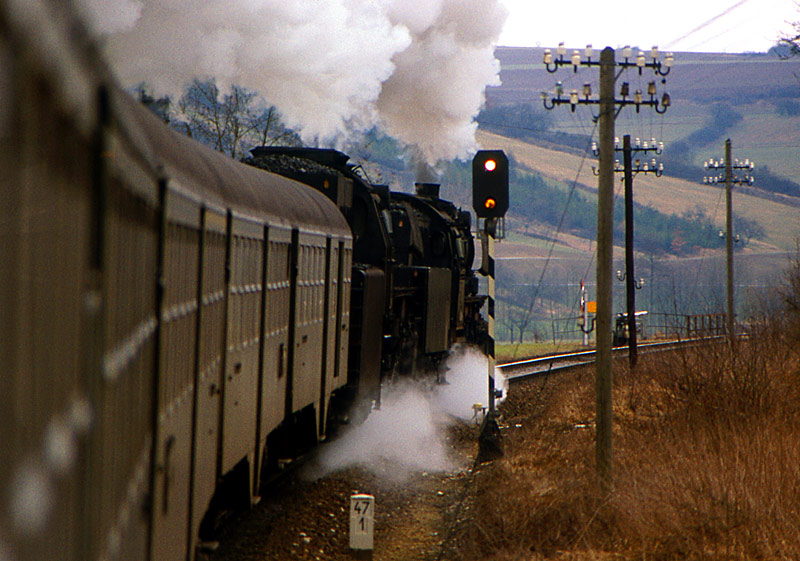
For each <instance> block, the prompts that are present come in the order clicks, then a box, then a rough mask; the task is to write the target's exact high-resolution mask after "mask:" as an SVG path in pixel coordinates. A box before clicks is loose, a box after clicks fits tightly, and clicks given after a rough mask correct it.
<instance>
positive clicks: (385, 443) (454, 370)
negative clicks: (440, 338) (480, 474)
mask: <svg viewBox="0 0 800 561" xmlns="http://www.w3.org/2000/svg"><path fill="white" fill-rule="evenodd" d="M447 369H448V370H447V382H448V383H447V384H445V385H441V386H431V384H430V382H429V381H428V382H416V383H414V382H412V381H409V380H404V381H401V382H399V383H394V384H389V385H384V388H383V391H382V398H381V408H380V409H379V410H376V411H373V412H372V413H370V415H369V417H367V419H366V420H365V421H364V422H363V423H362V424H360V425H355V426H352V427H350V428H349V430H347V431H346V432H345V433H344V434H342V435H341V437H339V438H338V439H337V440H336V441H334V442H332V443H330V444H327V445H326V446H324V447H323V449H322V452H321V454H320V457H319V458H318V459H317V461H316V463H315V465H313V466H311V467H310V468H309V470H308V471H307V472H306V475H307V476H309V477H310V478H316V477H320V476H322V475H324V474H327V473H330V472H334V471H336V470H339V469H343V468H346V467H350V466H361V467H364V468H366V469H369V470H371V471H373V472H374V473H375V474H376V475H388V476H389V477H390V478H392V479H395V480H403V479H405V478H406V477H407V476H408V475H410V474H413V473H414V472H419V471H428V472H437V471H444V470H448V469H450V468H452V467H453V458H452V457H451V455H450V453H449V446H448V444H447V441H446V430H447V428H448V426H450V425H452V423H453V422H454V421H453V420H454V419H461V420H464V421H468V422H469V421H473V422H475V423H476V424H477V423H479V422H480V421H481V419H482V415H481V414H480V413H479V414H478V415H476V411H475V408H474V406H475V404H476V403H480V404H482V405H484V406H485V405H486V403H487V396H488V374H487V359H486V357H485V356H484V355H482V354H480V353H478V352H477V351H474V350H471V349H466V350H464V349H461V350H457V351H454V352H453V353H452V355H451V357H450V358H449V360H448V361H447ZM495 383H496V385H497V387H498V388H502V389H505V382H504V380H503V378H502V375H501V374H500V373H499V371H498V372H497V374H496V375H495Z"/></svg>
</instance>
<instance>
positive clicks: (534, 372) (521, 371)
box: [498, 335, 724, 384]
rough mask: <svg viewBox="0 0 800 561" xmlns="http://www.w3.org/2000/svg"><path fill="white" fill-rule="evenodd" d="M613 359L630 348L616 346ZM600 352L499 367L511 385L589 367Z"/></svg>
mask: <svg viewBox="0 0 800 561" xmlns="http://www.w3.org/2000/svg"><path fill="white" fill-rule="evenodd" d="M723 339H724V338H723V337H722V336H719V335H715V336H712V337H700V338H692V339H676V340H671V341H662V342H657V343H642V344H639V345H638V346H637V347H638V349H639V352H640V354H647V353H653V352H664V351H668V350H672V349H677V348H680V347H687V346H694V345H698V344H701V343H708V342H718V341H720V340H723ZM612 352H613V356H614V357H615V358H621V357H623V356H627V353H628V347H627V345H625V346H620V347H614V349H613V351H612ZM596 353H597V351H595V350H589V351H579V352H573V353H557V354H552V355H548V356H544V357H537V358H531V359H526V360H518V361H514V362H507V363H504V364H500V365H498V368H499V369H500V371H501V372H502V373H503V375H504V376H505V378H506V380H508V382H509V383H510V384H513V383H515V382H517V381H520V380H524V379H526V378H533V377H537V376H543V375H546V374H551V373H554V372H564V371H566V370H571V369H573V368H578V367H580V366H586V365H587V364H592V363H593V362H594V357H595V354H596Z"/></svg>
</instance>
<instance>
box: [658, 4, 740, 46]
mask: <svg viewBox="0 0 800 561" xmlns="http://www.w3.org/2000/svg"><path fill="white" fill-rule="evenodd" d="M748 1H749V0H740V1H739V2H737V3H736V4H734V5H733V6H731V7H730V8H728V9H726V10H725V11H723V12H721V13H720V14H717V15H716V16H714V17H713V18H711V19H710V20H708V21H705V22H703V23H701V24H700V25H698V26H697V27H695V28H694V29H692V30H691V31H689V32H688V33H686V34H684V35H681V36H680V37H678V38H677V39H675V40H673V41H670V42H669V43H667V45H666V47H665V48H667V49H669V48H672V47H673V46H674V45H675V44H676V43H680V42H681V41H683V40H684V39H686V38H687V37H690V36H692V35H694V34H695V33H697V32H698V31H701V30H702V29H705V28H706V27H708V26H709V25H711V24H712V23H714V22H715V21H717V20H718V19H720V18H722V17H724V16H726V15H728V14H729V13H731V12H732V11H734V10H735V9H736V8H738V7H740V6H742V5H743V4H745V3H747V2H748Z"/></svg>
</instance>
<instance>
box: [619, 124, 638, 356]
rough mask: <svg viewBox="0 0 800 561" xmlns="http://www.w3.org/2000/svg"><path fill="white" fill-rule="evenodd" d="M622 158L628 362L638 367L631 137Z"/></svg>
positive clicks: (623, 144) (624, 142) (624, 148)
mask: <svg viewBox="0 0 800 561" xmlns="http://www.w3.org/2000/svg"><path fill="white" fill-rule="evenodd" d="M622 141H623V143H622V158H623V160H622V161H623V165H624V166H625V275H626V279H627V280H626V284H625V297H626V298H625V300H626V308H627V310H628V361H629V364H630V367H631V370H633V368H634V366H636V286H635V283H636V278H635V277H634V274H633V162H632V161H631V160H632V156H631V135H629V134H626V135H625V136H624V138H623V139H622Z"/></svg>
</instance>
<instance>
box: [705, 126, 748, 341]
mask: <svg viewBox="0 0 800 561" xmlns="http://www.w3.org/2000/svg"><path fill="white" fill-rule="evenodd" d="M731 152H732V148H731V139H730V138H728V139H726V140H725V161H724V162H720V161H719V160H714V159H710V160H708V161H707V162H703V167H704V168H705V169H708V170H722V169H724V170H725V171H724V175H722V176H720V175H716V176H711V177H704V178H703V183H706V184H711V185H713V184H716V183H719V182H720V181H724V183H725V257H726V259H725V265H726V273H727V274H726V277H727V279H726V281H727V293H728V294H727V296H728V299H727V300H728V302H727V304H728V313H727V318H726V319H727V325H726V327H727V331H728V340H729V341H730V342H731V344H732V343H733V342H734V341H735V340H736V331H735V329H736V310H735V307H734V306H735V299H734V284H733V242H734V241H738V236H737V237H736V238H734V235H733V185H734V184H737V185H744V184H747V185H752V184H753V183H754V182H755V179H754V178H753V176H752V175H749V174H748V173H745V174H744V175H743V176H742V177H738V176H736V175H734V171H736V170H747V171H748V172H749V171H752V170H753V168H755V164H754V163H753V162H751V161H750V159H746V160H745V161H744V162H740V161H739V160H738V158H737V159H735V160H734V159H732V157H731Z"/></svg>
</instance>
